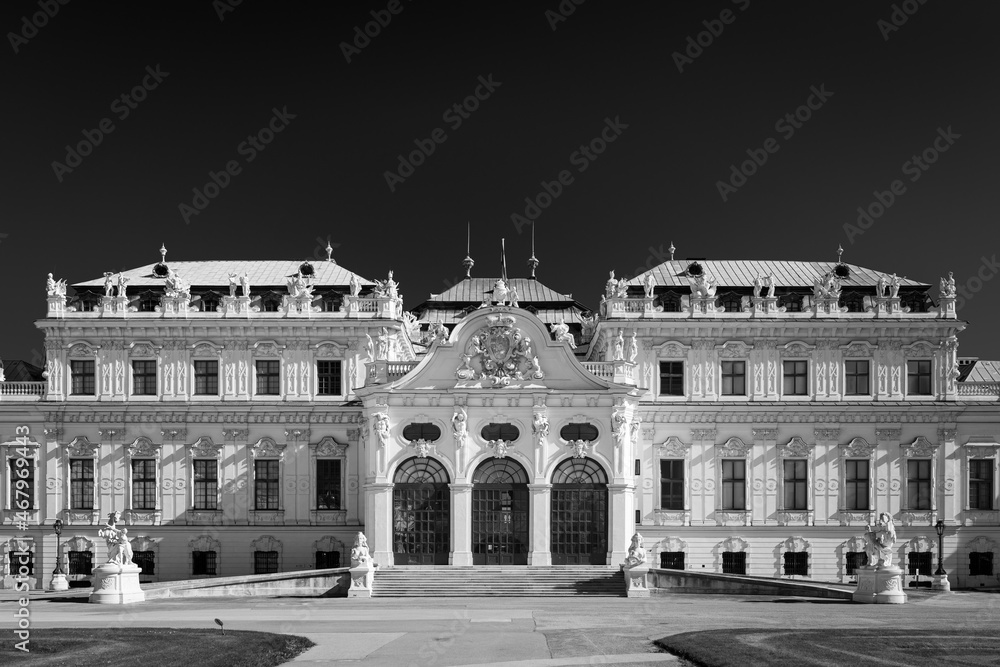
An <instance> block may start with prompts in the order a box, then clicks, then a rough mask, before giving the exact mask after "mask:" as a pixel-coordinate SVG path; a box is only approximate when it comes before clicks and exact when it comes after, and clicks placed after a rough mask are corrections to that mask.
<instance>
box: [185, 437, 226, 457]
mask: <svg viewBox="0 0 1000 667" xmlns="http://www.w3.org/2000/svg"><path fill="white" fill-rule="evenodd" d="M221 453H222V445H217V444H215V443H214V442H212V439H211V438H209V437H208V436H202V437H201V438H198V439H197V440H196V441H195V443H194V444H193V445H191V447H190V448H189V450H188V454H189V455H190V456H191V458H195V459H217V458H219V455H220V454H221Z"/></svg>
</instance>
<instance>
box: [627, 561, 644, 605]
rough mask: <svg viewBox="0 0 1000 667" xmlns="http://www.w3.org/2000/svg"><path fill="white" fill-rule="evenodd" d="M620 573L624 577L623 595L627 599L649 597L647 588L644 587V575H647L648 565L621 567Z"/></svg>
mask: <svg viewBox="0 0 1000 667" xmlns="http://www.w3.org/2000/svg"><path fill="white" fill-rule="evenodd" d="M622 573H623V574H624V575H625V594H626V596H627V597H630V598H648V597H649V586H647V585H646V575H647V574H649V565H647V564H646V563H642V564H640V565H636V566H634V567H628V566H626V565H622Z"/></svg>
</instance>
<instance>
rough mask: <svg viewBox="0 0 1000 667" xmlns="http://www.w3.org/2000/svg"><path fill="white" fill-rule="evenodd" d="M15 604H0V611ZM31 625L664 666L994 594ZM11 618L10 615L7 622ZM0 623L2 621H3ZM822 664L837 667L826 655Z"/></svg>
mask: <svg viewBox="0 0 1000 667" xmlns="http://www.w3.org/2000/svg"><path fill="white" fill-rule="evenodd" d="M15 605H16V602H13V601H2V602H0V618H4V617H6V616H7V613H8V610H9V612H13V611H14V609H15ZM30 608H31V621H32V627H34V628H51V627H91V626H92V627H201V628H204V627H217V626H216V625H215V622H214V619H216V618H219V619H221V620H222V621H223V622H224V623H225V626H226V628H227V629H232V630H261V631H268V632H280V633H286V634H297V635H303V636H306V637H309V638H310V639H312V640H313V641H314V642H316V644H317V645H316V646H315V647H314V648H312V649H310V650H309V651H307V652H306V653H303V654H302V655H301V656H299V658H298V659H297V660H296V661H294V662H293V663H289V664H296V663H297V664H302V665H310V664H312V665H337V664H354V665H357V664H359V663H361V662H362V661H363V664H364V665H366V666H368V665H373V666H378V665H387V666H389V665H391V666H393V667H397V666H402V665H511V666H517V667H522V666H524V667H527V666H529V665H599V664H609V665H627V664H649V663H671V662H672V663H674V664H677V663H678V661H677V660H676V659H675V658H673V657H672V656H669V655H667V654H664V653H661V652H659V651H658V649H657V648H656V647H655V646H654V645H653V643H652V640H654V639H659V638H661V637H664V636H666V635H670V634H674V633H678V632H687V631H692V630H705V629H713V628H740V627H742V628H825V627H829V628H834V627H837V628H860V627H873V626H874V627H877V626H879V625H885V626H891V627H896V628H910V629H912V630H913V632H914V633H915V634H920V633H922V632H931V631H932V630H935V629H940V628H941V627H942V626H943V625H944V627H950V628H964V629H967V630H968V631H969V632H970V633H976V632H987V633H989V634H993V633H995V632H996V628H997V627H998V626H1000V594H990V593H977V592H958V593H953V594H951V595H936V596H932V595H930V594H925V593H919V594H915V595H912V596H911V601H910V602H909V603H908V604H905V605H860V604H852V603H850V602H840V601H833V600H807V599H803V598H775V597H768V596H722V595H701V596H696V595H674V596H658V597H654V598H651V599H649V600H637V599H632V600H629V599H626V598H561V599H552V598H496V599H485V598H435V599H401V598H374V599H370V600H359V599H354V600H350V599H346V598H327V599H303V598H200V599H192V598H187V599H167V600H157V601H152V602H144V603H139V604H133V605H125V606H111V605H93V604H83V603H76V602H72V601H70V599H68V598H62V599H61V600H33V601H32V602H31V607H30ZM8 618H9V617H8ZM3 626H6V627H10V626H9V625H7V623H6V622H4V624H3ZM831 664H835V663H833V662H831Z"/></svg>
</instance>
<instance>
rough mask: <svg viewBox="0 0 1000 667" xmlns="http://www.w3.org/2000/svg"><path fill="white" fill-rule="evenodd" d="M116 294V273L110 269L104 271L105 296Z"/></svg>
mask: <svg viewBox="0 0 1000 667" xmlns="http://www.w3.org/2000/svg"><path fill="white" fill-rule="evenodd" d="M114 295H115V274H113V273H111V272H110V271H105V272H104V296H114Z"/></svg>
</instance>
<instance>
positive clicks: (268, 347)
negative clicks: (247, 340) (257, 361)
mask: <svg viewBox="0 0 1000 667" xmlns="http://www.w3.org/2000/svg"><path fill="white" fill-rule="evenodd" d="M282 349H284V346H283V345H278V344H277V343H275V342H274V341H273V340H262V341H259V342H257V343H254V346H253V356H255V357H280V356H281V350H282Z"/></svg>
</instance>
